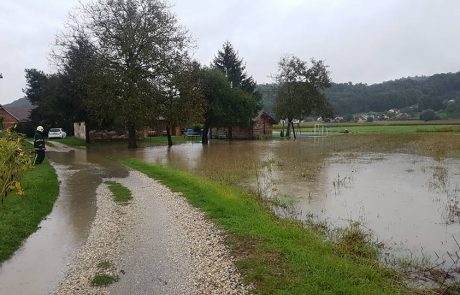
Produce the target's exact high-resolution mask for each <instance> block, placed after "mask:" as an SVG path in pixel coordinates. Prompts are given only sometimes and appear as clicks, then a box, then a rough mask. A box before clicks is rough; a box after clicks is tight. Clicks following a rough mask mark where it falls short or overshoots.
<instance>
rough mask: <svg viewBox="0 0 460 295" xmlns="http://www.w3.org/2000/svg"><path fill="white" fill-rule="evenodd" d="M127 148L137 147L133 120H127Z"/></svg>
mask: <svg viewBox="0 0 460 295" xmlns="http://www.w3.org/2000/svg"><path fill="white" fill-rule="evenodd" d="M128 148H129V149H136V148H137V140H136V124H134V123H133V122H128Z"/></svg>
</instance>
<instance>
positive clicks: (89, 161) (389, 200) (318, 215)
mask: <svg viewBox="0 0 460 295" xmlns="http://www.w3.org/2000/svg"><path fill="white" fill-rule="evenodd" d="M379 140H380V142H377V141H376V140H375V139H374V138H371V137H351V136H350V137H348V136H344V137H342V136H334V137H330V138H305V139H302V140H298V141H296V142H292V141H240V142H233V143H228V142H214V143H211V144H210V145H209V146H202V145H201V144H183V145H177V146H174V147H172V148H168V147H164V146H159V147H150V148H145V149H139V150H136V151H129V150H127V149H126V146H125V144H110V145H101V146H92V147H90V148H89V149H88V150H84V149H81V150H72V151H68V152H48V157H49V158H50V159H51V161H52V162H53V163H54V166H55V167H56V169H57V172H58V175H59V179H60V181H61V186H60V195H59V198H58V200H57V202H56V204H55V206H54V208H53V211H52V213H51V214H50V215H49V216H48V218H47V219H46V220H44V221H43V222H42V223H41V224H40V226H41V229H40V230H38V231H37V232H36V233H35V234H33V235H32V236H31V237H30V238H29V239H27V240H26V242H25V243H24V245H23V247H21V249H20V250H18V251H17V253H15V255H14V256H13V257H12V259H10V260H9V261H7V262H5V263H4V264H3V265H1V267H0V286H1V289H0V294H47V293H49V292H50V291H52V290H53V289H54V288H55V287H56V286H57V284H58V283H59V281H60V280H61V279H62V278H63V276H64V273H65V271H66V270H67V269H68V264H69V263H70V261H71V259H72V257H73V255H74V254H75V250H76V249H78V248H79V247H80V246H81V245H82V244H83V243H84V242H85V241H86V238H87V236H88V232H89V228H90V225H91V222H92V220H93V218H94V215H95V210H96V208H95V191H96V187H97V186H98V185H99V184H100V183H101V181H102V180H103V178H105V177H124V176H126V175H127V171H126V169H125V168H123V167H122V166H121V165H120V164H118V163H117V161H116V160H117V159H120V158H122V159H123V158H138V159H141V160H145V161H147V162H150V163H160V164H165V165H169V166H172V167H175V168H179V169H184V170H188V171H191V172H192V173H195V174H198V175H203V176H207V177H210V178H213V179H216V180H220V181H224V182H227V183H230V184H236V185H239V186H242V187H244V188H247V189H250V190H254V191H258V192H260V193H261V194H263V195H264V196H265V198H267V199H272V200H276V203H277V204H285V205H284V206H279V207H275V210H276V212H277V213H278V214H279V215H281V216H289V217H294V218H298V219H311V218H313V219H316V220H318V221H326V222H327V223H328V224H330V225H331V226H332V227H342V226H347V225H348V224H349V222H350V221H359V222H361V223H362V224H363V225H364V226H365V227H366V228H368V229H369V230H371V231H372V232H373V234H374V236H375V238H376V239H378V240H379V241H382V242H383V243H384V244H385V246H386V247H385V250H384V255H383V260H385V258H386V259H387V260H392V259H394V257H407V256H410V257H412V258H413V257H416V258H417V259H420V260H421V259H422V258H423V257H427V258H428V259H429V260H431V261H432V262H433V263H434V262H436V263H438V262H442V261H443V260H445V264H444V265H443V267H445V268H449V267H450V266H451V265H452V263H451V260H450V257H449V254H450V255H455V254H454V253H458V252H459V251H460V249H459V246H458V245H457V243H456V242H455V239H454V238H456V240H457V241H459V242H460V217H459V216H460V210H459V201H460V189H459V188H460V161H459V160H458V159H451V158H448V159H443V160H439V159H438V158H437V157H436V158H437V159H438V160H435V159H434V158H432V157H428V156H422V155H420V154H423V153H419V154H415V153H413V152H411V149H410V148H409V149H408V148H407V146H404V145H401V144H400V143H395V142H392V141H391V140H387V139H386V138H380V139H379ZM409 146H410V145H409ZM442 154H445V153H444V152H443V153H442ZM5 290H8V291H5ZM5 292H6V293H5Z"/></svg>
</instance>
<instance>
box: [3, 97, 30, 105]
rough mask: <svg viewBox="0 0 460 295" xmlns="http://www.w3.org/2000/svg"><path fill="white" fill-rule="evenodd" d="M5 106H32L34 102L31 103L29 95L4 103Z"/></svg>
mask: <svg viewBox="0 0 460 295" xmlns="http://www.w3.org/2000/svg"><path fill="white" fill-rule="evenodd" d="M3 106H4V107H10V108H32V104H31V103H30V101H29V99H28V98H27V97H22V98H20V99H17V100H15V101H13V102H11V103H9V104H5V105H3Z"/></svg>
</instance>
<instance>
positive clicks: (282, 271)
mask: <svg viewBox="0 0 460 295" xmlns="http://www.w3.org/2000/svg"><path fill="white" fill-rule="evenodd" d="M124 163H125V164H126V165H127V166H129V167H131V168H134V169H136V170H139V171H141V172H143V173H145V174H146V175H148V176H150V177H154V178H155V179H157V180H159V181H161V182H162V183H163V184H165V185H167V186H168V187H170V188H171V189H172V190H173V191H177V192H181V193H182V194H183V195H184V197H185V198H186V199H187V200H188V201H189V202H190V203H191V204H192V205H193V206H195V207H197V208H199V209H201V210H202V211H204V212H205V213H206V214H207V216H208V218H209V219H210V220H211V221H213V222H215V223H216V224H217V225H218V226H219V227H220V228H222V229H223V230H225V231H226V233H227V234H228V238H227V242H228V245H229V247H230V249H231V250H232V252H233V254H234V255H235V256H236V257H237V266H238V268H239V270H240V271H241V272H242V274H243V277H244V279H245V281H246V282H248V283H252V284H253V285H254V286H255V287H256V290H255V293H258V294H401V293H403V292H404V291H405V290H404V287H403V284H402V282H401V278H400V276H399V275H398V274H397V273H396V272H394V271H392V270H389V269H385V268H383V267H381V266H379V264H378V261H377V260H376V258H375V257H374V256H373V255H370V256H372V258H369V257H358V256H354V255H348V254H346V255H344V254H342V253H341V252H340V251H338V248H337V245H336V244H335V243H334V242H328V241H325V239H324V236H323V235H322V234H321V233H320V232H318V231H315V230H314V229H312V228H304V227H303V226H302V225H301V224H300V223H298V222H296V221H292V220H285V219H280V218H278V217H276V216H275V215H274V214H273V213H272V212H271V211H270V209H269V208H268V207H267V206H266V205H265V203H264V202H263V201H261V200H260V199H259V198H257V197H256V196H255V195H252V194H250V193H247V192H245V191H243V190H241V189H238V188H235V187H231V186H228V185H224V184H221V183H218V182H214V181H211V180H208V179H204V178H200V177H196V176H193V175H190V174H188V173H186V172H182V171H177V170H173V169H169V168H166V167H163V166H152V165H148V164H145V163H143V162H141V161H138V160H128V161H124Z"/></svg>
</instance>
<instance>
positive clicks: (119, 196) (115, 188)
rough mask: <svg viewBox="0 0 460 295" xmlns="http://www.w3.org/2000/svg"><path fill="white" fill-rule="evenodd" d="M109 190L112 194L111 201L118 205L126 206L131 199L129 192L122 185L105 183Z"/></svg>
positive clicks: (113, 182) (112, 182)
mask: <svg viewBox="0 0 460 295" xmlns="http://www.w3.org/2000/svg"><path fill="white" fill-rule="evenodd" d="M104 183H105V184H107V186H108V188H109V190H110V191H111V192H112V194H113V199H114V201H115V202H117V203H119V204H127V203H129V201H131V200H132V199H133V195H132V193H131V191H130V190H129V189H128V188H127V187H125V186H123V185H122V184H120V183H118V182H115V181H106V182H104Z"/></svg>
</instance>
